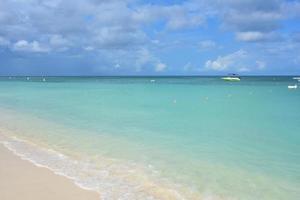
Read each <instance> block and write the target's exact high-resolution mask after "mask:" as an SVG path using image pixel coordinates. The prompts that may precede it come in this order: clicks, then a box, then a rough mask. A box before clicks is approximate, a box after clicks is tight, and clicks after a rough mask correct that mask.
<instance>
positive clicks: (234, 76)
mask: <svg viewBox="0 0 300 200" xmlns="http://www.w3.org/2000/svg"><path fill="white" fill-rule="evenodd" d="M221 79H222V80H224V81H240V80H241V78H240V77H239V76H238V75H237V74H228V76H225V77H222V78H221Z"/></svg>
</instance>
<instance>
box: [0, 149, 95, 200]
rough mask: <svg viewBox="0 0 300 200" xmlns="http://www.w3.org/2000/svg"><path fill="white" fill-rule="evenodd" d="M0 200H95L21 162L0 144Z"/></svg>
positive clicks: (45, 171) (62, 179) (64, 180)
mask: <svg viewBox="0 0 300 200" xmlns="http://www.w3.org/2000/svg"><path fill="white" fill-rule="evenodd" d="M0 199H1V200H41V199H43V200H67V199H72V200H99V195H98V194H97V193H96V192H92V191H87V190H83V189H81V188H79V187H77V186H76V185H75V184H74V183H73V182H72V181H71V180H69V179H67V178H65V177H63V176H59V175H56V174H54V173H52V172H51V171H50V170H48V169H46V168H42V167H36V166H35V165H33V164H32V163H30V162H29V161H25V160H22V159H21V158H19V157H18V156H16V155H14V154H13V153H12V152H10V151H9V150H8V149H6V148H5V147H4V146H3V144H1V143H0Z"/></svg>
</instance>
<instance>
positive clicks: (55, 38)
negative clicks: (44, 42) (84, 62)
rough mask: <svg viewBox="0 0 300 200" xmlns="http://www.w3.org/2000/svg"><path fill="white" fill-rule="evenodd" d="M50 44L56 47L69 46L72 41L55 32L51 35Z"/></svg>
mask: <svg viewBox="0 0 300 200" xmlns="http://www.w3.org/2000/svg"><path fill="white" fill-rule="evenodd" d="M49 44H50V45H51V46H53V47H56V48H64V49H66V48H68V47H69V46H70V45H71V42H70V41H68V40H67V39H66V38H64V37H63V36H61V35H59V34H54V35H51V36H50V40H49Z"/></svg>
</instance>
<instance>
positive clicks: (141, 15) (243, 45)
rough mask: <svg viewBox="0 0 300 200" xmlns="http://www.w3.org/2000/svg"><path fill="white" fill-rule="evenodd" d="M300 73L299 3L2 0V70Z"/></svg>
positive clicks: (5, 72) (18, 72)
mask: <svg viewBox="0 0 300 200" xmlns="http://www.w3.org/2000/svg"><path fill="white" fill-rule="evenodd" d="M230 72H233V73H239V74H253V75H260V74H261V75H272V74H283V75H289V74H300V1H296V0H295V1H284V0H264V1H261V0H210V1H204V0H187V1H181V0H175V1H171V0H166V1H154V0H153V1H142V0H0V75H215V74H218V75H219V74H227V73H230Z"/></svg>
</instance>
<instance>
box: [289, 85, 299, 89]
mask: <svg viewBox="0 0 300 200" xmlns="http://www.w3.org/2000/svg"><path fill="white" fill-rule="evenodd" d="M297 88H298V85H289V86H288V89H297Z"/></svg>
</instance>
